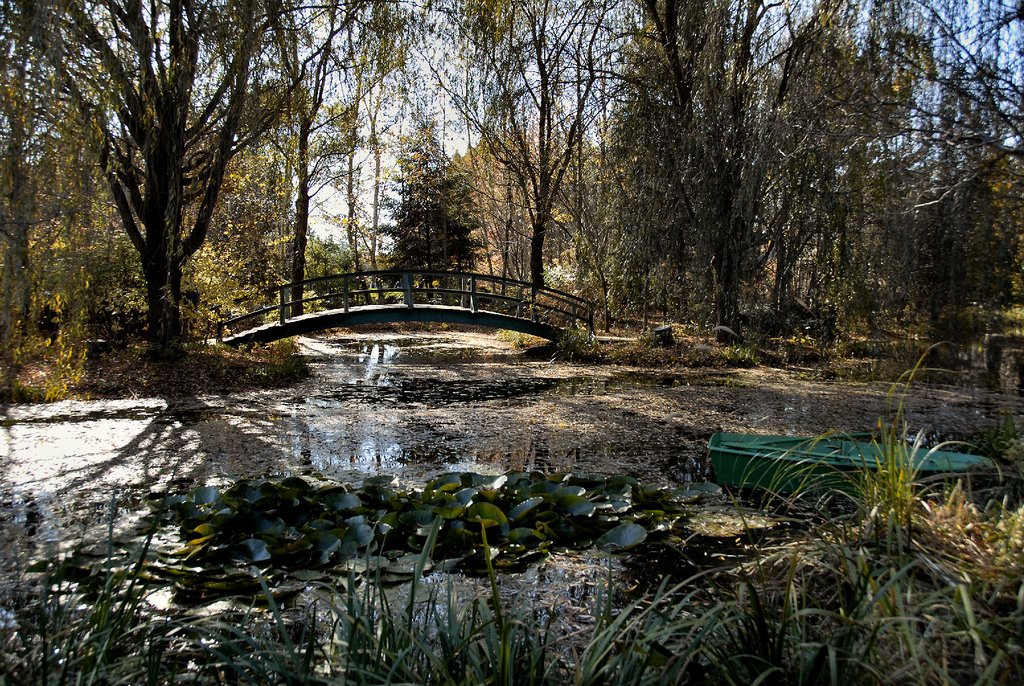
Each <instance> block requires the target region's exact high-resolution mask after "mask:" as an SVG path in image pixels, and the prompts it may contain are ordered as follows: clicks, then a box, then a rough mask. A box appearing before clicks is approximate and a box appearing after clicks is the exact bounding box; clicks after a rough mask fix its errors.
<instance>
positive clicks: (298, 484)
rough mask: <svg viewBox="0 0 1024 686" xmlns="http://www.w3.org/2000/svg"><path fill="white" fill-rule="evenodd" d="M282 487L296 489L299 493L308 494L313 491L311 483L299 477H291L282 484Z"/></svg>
mask: <svg viewBox="0 0 1024 686" xmlns="http://www.w3.org/2000/svg"><path fill="white" fill-rule="evenodd" d="M281 485H282V486H284V487H285V488H291V489H294V490H296V491H298V492H299V493H307V492H309V491H311V490H312V487H311V486H310V485H309V483H308V482H307V481H306V480H305V479H303V478H302V477H299V476H289V477H288V478H286V479H285V480H284V481H282V482H281Z"/></svg>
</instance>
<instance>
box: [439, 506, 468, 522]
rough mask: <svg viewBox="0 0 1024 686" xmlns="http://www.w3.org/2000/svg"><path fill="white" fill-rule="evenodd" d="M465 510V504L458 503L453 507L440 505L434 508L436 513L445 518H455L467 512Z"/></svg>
mask: <svg viewBox="0 0 1024 686" xmlns="http://www.w3.org/2000/svg"><path fill="white" fill-rule="evenodd" d="M465 512H466V507H465V505H456V506H453V507H438V508H435V510H434V513H435V514H437V515H438V516H439V517H443V518H445V519H455V518H456V517H461V516H462V515H463V514H465Z"/></svg>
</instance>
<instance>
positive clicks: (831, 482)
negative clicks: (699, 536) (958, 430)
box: [708, 432, 992, 493]
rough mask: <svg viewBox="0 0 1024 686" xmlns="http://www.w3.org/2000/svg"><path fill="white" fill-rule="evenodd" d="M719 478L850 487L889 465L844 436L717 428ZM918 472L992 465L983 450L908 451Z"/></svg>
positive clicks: (780, 486)
mask: <svg viewBox="0 0 1024 686" xmlns="http://www.w3.org/2000/svg"><path fill="white" fill-rule="evenodd" d="M708 448H709V449H710V451H711V465H712V467H714V471H715V481H716V482H717V483H719V484H720V485H722V486H728V487H731V488H761V489H768V490H771V491H775V492H777V493H793V492H795V491H798V490H803V489H810V490H815V491H820V490H825V489H839V490H846V491H849V490H852V489H853V488H854V487H855V483H856V478H855V477H856V475H857V474H859V473H861V472H862V471H863V470H864V469H878V467H879V465H880V464H885V462H886V458H885V456H884V454H883V452H882V449H881V448H880V447H879V446H878V445H876V444H874V443H867V442H864V441H859V440H854V438H853V437H850V436H845V435H835V436H825V437H821V438H799V437H792V436H754V435H751V434H736V433H722V432H720V433H716V434H715V435H713V436H712V437H711V440H710V441H708ZM906 455H907V457H908V458H909V459H910V460H911V462H912V464H913V468H914V471H915V472H917V474H918V476H928V475H933V474H945V473H950V472H963V471H966V470H968V469H971V468H973V467H981V466H990V465H991V464H992V462H991V460H989V459H988V458H986V457H981V456H979V455H968V454H965V453H954V452H949V451H945V450H923V449H919V450H911V449H908V450H907V451H906Z"/></svg>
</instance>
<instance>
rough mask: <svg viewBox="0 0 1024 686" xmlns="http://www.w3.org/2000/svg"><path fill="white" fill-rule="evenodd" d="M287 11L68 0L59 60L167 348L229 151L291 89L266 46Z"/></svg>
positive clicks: (261, 5)
mask: <svg viewBox="0 0 1024 686" xmlns="http://www.w3.org/2000/svg"><path fill="white" fill-rule="evenodd" d="M283 10H284V8H283V7H281V6H280V5H279V4H278V3H275V2H267V1H265V0H224V2H206V1H204V0H166V1H165V2H160V3H150V4H146V3H143V2H141V1H140V0H87V1H85V2H79V1H76V0H70V1H69V2H68V5H67V11H66V14H65V16H64V18H63V27H62V28H63V31H62V35H63V38H64V43H63V48H64V49H63V51H62V54H61V56H60V61H59V63H58V64H57V65H55V66H57V67H58V68H59V70H60V73H61V75H62V77H63V78H62V85H63V87H64V88H65V89H66V90H67V92H68V93H69V94H70V96H71V97H72V99H73V100H74V102H75V104H76V106H77V108H78V110H79V112H80V113H81V115H82V117H83V119H84V120H85V121H86V122H87V124H88V126H89V127H90V128H91V131H92V139H93V144H94V146H95V149H96V152H97V154H98V157H99V163H100V166H101V168H102V170H103V172H104V174H105V177H106V180H107V184H108V186H109V188H110V192H111V195H112V196H113V199H114V202H115V204H116V206H117V209H118V213H119V215H120V219H121V224H122V226H123V229H124V231H125V232H126V233H127V235H128V237H129V238H130V239H131V241H132V244H133V245H134V246H135V249H136V250H137V251H138V253H139V256H140V258H141V263H142V273H143V276H144V278H145V281H146V295H147V307H148V330H149V337H150V339H151V341H152V342H153V343H154V344H156V345H157V346H158V347H160V348H163V349H166V348H168V347H170V346H171V345H172V343H173V342H174V341H175V340H176V339H177V337H178V336H179V335H180V333H181V312H180V302H181V279H182V271H183V268H184V265H185V263H186V262H187V261H188V260H189V259H190V258H191V257H192V255H194V254H195V253H196V251H197V250H199V248H200V247H201V246H202V244H203V241H204V240H205V239H206V235H207V232H208V230H209V227H210V219H211V217H212V216H213V212H214V209H215V207H216V205H217V200H218V197H219V194H220V190H221V184H222V182H223V180H224V175H225V172H226V170H227V166H228V162H229V161H230V160H231V159H232V157H234V156H235V155H236V154H237V153H238V152H239V151H241V150H243V149H244V148H245V147H247V146H248V145H250V144H251V143H252V142H253V141H255V140H256V139H257V138H258V136H259V135H260V134H261V133H262V132H263V131H265V130H266V128H267V127H268V126H269V125H270V123H271V122H272V121H273V120H274V118H275V117H276V116H277V114H278V112H279V111H280V106H281V99H282V95H286V94H287V90H288V89H287V87H282V84H281V83H280V82H274V81H272V80H270V79H268V78H267V77H266V74H267V73H268V72H269V70H268V69H266V67H267V64H265V60H267V59H269V51H265V50H264V48H265V47H266V43H265V41H267V40H269V38H268V36H270V35H271V30H272V29H273V28H275V26H277V24H278V20H279V19H280V16H281V13H282V12H283ZM282 91H283V93H282Z"/></svg>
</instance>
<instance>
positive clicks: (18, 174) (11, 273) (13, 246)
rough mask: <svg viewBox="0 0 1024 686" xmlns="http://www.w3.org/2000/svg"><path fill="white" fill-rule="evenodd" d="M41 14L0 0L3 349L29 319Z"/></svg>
mask: <svg viewBox="0 0 1024 686" xmlns="http://www.w3.org/2000/svg"><path fill="white" fill-rule="evenodd" d="M47 14H48V10H47V8H46V7H45V5H41V4H37V3H34V2H31V1H29V0H2V2H0V84H2V88H3V90H2V91H0V93H2V96H0V143H2V146H3V154H2V155H0V238H2V240H3V243H4V251H3V263H2V265H3V268H2V271H0V290H2V302H0V340H2V341H3V342H4V349H5V351H7V352H11V351H12V350H13V347H14V346H13V345H12V338H13V336H14V335H15V334H16V332H18V331H23V330H24V329H25V326H26V324H27V320H28V317H29V302H30V299H31V283H30V279H29V275H30V268H29V239H30V228H31V226H32V224H33V222H34V221H35V220H36V219H37V217H36V197H37V195H38V191H39V188H38V185H37V182H38V181H39V175H38V174H35V173H34V164H33V161H34V160H38V159H39V153H40V139H41V137H42V134H41V130H42V129H43V128H44V127H43V125H42V121H43V116H42V115H43V112H42V110H43V108H44V103H46V102H49V101H50V94H49V93H47V81H48V79H47V74H46V72H45V66H46V65H45V60H44V57H43V55H44V48H43V45H44V43H45V35H46V29H47V25H46V15H47Z"/></svg>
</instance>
